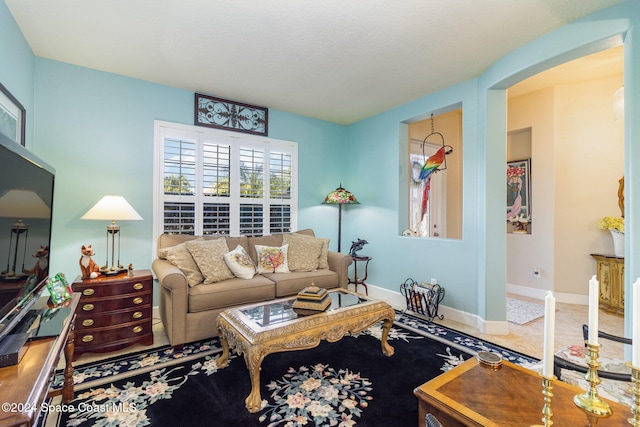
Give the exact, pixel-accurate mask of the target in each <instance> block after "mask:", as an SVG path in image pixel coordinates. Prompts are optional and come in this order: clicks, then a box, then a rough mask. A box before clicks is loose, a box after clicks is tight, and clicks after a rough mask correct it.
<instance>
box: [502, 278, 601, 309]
mask: <svg viewBox="0 0 640 427" xmlns="http://www.w3.org/2000/svg"><path fill="white" fill-rule="evenodd" d="M585 290H587V286H586V284H585ZM547 292H548V291H547V290H546V289H537V288H530V287H528V286H520V285H513V284H510V283H507V293H509V294H514V295H520V296H523V297H528V298H535V299H539V300H540V301H544V297H545V296H546V295H547ZM553 296H554V297H556V302H560V303H563V304H576V305H589V295H578V294H567V293H563V292H554V293H553Z"/></svg>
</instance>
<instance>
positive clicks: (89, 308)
mask: <svg viewBox="0 0 640 427" xmlns="http://www.w3.org/2000/svg"><path fill="white" fill-rule="evenodd" d="M94 308H95V307H94V305H93V304H85V305H83V306H82V309H83V310H84V311H91V310H93V309H94Z"/></svg>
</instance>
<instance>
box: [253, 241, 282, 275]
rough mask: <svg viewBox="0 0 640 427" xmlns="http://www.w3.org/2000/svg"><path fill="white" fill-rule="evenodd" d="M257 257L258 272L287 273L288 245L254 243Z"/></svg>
mask: <svg viewBox="0 0 640 427" xmlns="http://www.w3.org/2000/svg"><path fill="white" fill-rule="evenodd" d="M255 248H256V255H257V257H258V266H257V267H258V274H261V273H289V263H288V261H287V251H288V249H289V245H282V246H280V247H277V246H262V245H256V246H255Z"/></svg>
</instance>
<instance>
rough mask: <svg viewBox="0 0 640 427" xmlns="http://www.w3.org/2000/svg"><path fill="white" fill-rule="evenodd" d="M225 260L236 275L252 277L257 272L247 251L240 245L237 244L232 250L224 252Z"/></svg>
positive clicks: (243, 277)
mask: <svg viewBox="0 0 640 427" xmlns="http://www.w3.org/2000/svg"><path fill="white" fill-rule="evenodd" d="M224 261H225V262H226V263H227V267H229V269H230V270H231V272H232V273H233V274H234V276H236V277H240V278H241V279H252V278H253V276H254V275H255V274H256V266H255V265H254V264H253V261H252V260H251V257H250V256H249V254H248V253H247V251H245V250H244V248H243V247H242V246H240V245H238V246H236V248H235V249H234V250H232V251H231V252H227V253H226V254H224Z"/></svg>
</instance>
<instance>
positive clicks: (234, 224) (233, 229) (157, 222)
mask: <svg viewBox="0 0 640 427" xmlns="http://www.w3.org/2000/svg"><path fill="white" fill-rule="evenodd" d="M170 137H174V138H185V139H192V140H194V141H196V147H197V148H196V150H197V154H196V157H197V158H201V155H202V151H203V141H205V140H207V141H210V140H216V141H224V144H228V145H230V146H231V157H232V158H234V156H238V153H239V151H240V148H245V147H247V148H249V147H250V148H255V149H258V150H263V151H264V153H265V159H264V162H265V163H264V171H269V170H270V169H269V160H270V159H269V152H270V151H271V150H272V149H274V150H273V151H275V150H277V149H279V148H280V149H284V150H286V151H287V152H289V153H291V162H292V165H291V190H290V192H291V195H290V199H288V200H289V203H288V204H289V205H290V207H291V212H290V214H291V217H290V224H291V230H297V226H298V144H297V143H296V142H291V141H284V140H279V139H274V138H267V137H261V136H256V135H247V134H243V133H238V132H230V131H222V130H216V129H209V128H204V127H200V126H190V125H183V124H178V123H171V122H165V121H159V120H156V121H154V147H153V154H154V156H153V159H154V160H153V231H154V236H156V239H157V236H159V235H161V234H162V233H164V202H165V199H166V198H167V197H173V198H174V199H176V200H177V199H179V198H180V197H187V198H189V199H191V200H193V199H194V198H195V203H196V204H203V203H204V202H205V201H206V202H207V203H209V202H214V203H215V202H216V200H215V199H216V197H215V196H207V198H206V200H205V197H204V196H203V192H202V189H201V188H199V185H200V184H199V182H198V180H196V181H197V182H198V184H197V185H196V189H195V195H194V196H165V194H164V141H165V138H170ZM202 173H203V167H202V162H201V161H199V162H198V161H196V175H197V176H202ZM239 175H240V169H239V168H234V169H232V170H230V177H231V180H232V181H233V182H239ZM269 175H270V174H269V173H265V176H264V184H263V188H264V191H265V193H266V194H267V196H268V192H269V188H270V187H269ZM212 197H213V199H212ZM220 199H222V198H220ZM223 202H224V203H228V204H229V207H230V220H231V223H230V230H229V235H230V236H239V235H240V225H239V211H238V208H239V206H240V204H241V203H242V204H246V203H254V202H255V203H256V204H261V205H262V206H263V214H264V215H263V230H264V234H270V232H269V230H270V224H269V205H271V204H278V203H279V202H280V201H279V200H278V199H269V198H268V197H262V198H256V199H245V198H242V197H240V194H239V192H238V191H231V193H230V196H228V197H225V198H224V200H223ZM202 223H203V221H202V218H201V215H200V210H198V209H196V216H195V224H196V231H195V234H196V235H201V234H202ZM156 239H154V251H153V253H155V252H156V248H155V246H156V244H157V243H156ZM231 249H232V248H231Z"/></svg>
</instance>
